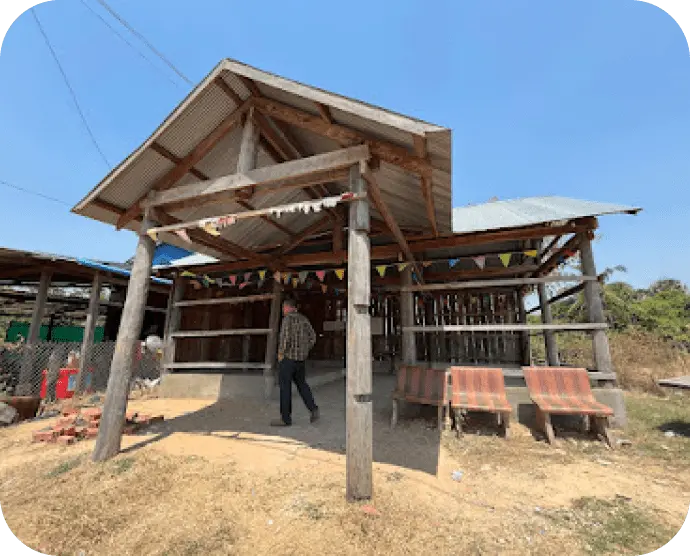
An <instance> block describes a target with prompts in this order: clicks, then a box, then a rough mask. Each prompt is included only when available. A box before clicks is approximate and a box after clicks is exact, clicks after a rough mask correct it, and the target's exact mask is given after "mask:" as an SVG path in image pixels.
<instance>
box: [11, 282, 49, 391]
mask: <svg viewBox="0 0 690 556" xmlns="http://www.w3.org/2000/svg"><path fill="white" fill-rule="evenodd" d="M51 278H52V272H51V271H50V270H44V271H43V272H41V281H40V283H39V285H38V292H37V293H36V301H35V302H34V309H33V313H32V314H31V324H30V325H29V335H28V336H27V338H26V342H25V346H24V356H23V358H22V366H21V369H20V371H19V381H18V384H17V395H19V396H30V395H32V394H34V393H35V391H36V390H37V388H36V387H37V386H39V385H40V382H41V381H40V377H39V376H34V356H35V353H34V350H35V349H36V344H37V343H38V341H39V339H40V333H41V321H42V320H43V314H44V312H45V307H46V300H47V298H48V289H49V288H50V280H51Z"/></svg>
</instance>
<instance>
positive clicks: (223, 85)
mask: <svg viewBox="0 0 690 556" xmlns="http://www.w3.org/2000/svg"><path fill="white" fill-rule="evenodd" d="M213 82H214V83H215V84H216V85H217V86H218V87H220V89H221V90H222V91H223V92H224V93H225V94H226V95H227V96H229V97H230V98H231V99H232V101H233V102H234V103H235V106H239V105H240V104H242V103H243V102H244V99H243V98H242V97H241V96H240V95H239V94H237V92H235V89H233V88H232V87H231V86H230V85H228V83H227V82H226V81H225V79H223V77H222V76H220V75H219V76H218V77H216V78H215V79H214V81H213Z"/></svg>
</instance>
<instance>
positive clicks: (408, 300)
mask: <svg viewBox="0 0 690 556" xmlns="http://www.w3.org/2000/svg"><path fill="white" fill-rule="evenodd" d="M402 285H403V286H411V285H412V267H411V266H409V265H408V266H407V267H405V270H403V272H402ZM400 325H401V326H402V360H403V363H404V364H405V365H414V364H415V363H416V361H417V346H416V343H415V342H416V339H415V336H414V332H411V331H408V330H405V328H407V327H409V326H414V293H413V292H411V291H405V290H403V291H402V292H401V293H400Z"/></svg>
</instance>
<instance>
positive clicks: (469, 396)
mask: <svg viewBox="0 0 690 556" xmlns="http://www.w3.org/2000/svg"><path fill="white" fill-rule="evenodd" d="M450 383H451V390H452V400H451V405H453V406H454V407H477V406H485V407H487V408H492V407H496V408H503V407H506V406H508V407H510V406H509V404H508V400H507V398H506V388H505V381H504V379H503V371H502V370H501V369H494V368H490V367H451V368H450Z"/></svg>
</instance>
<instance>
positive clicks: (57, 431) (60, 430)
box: [53, 427, 65, 436]
mask: <svg viewBox="0 0 690 556" xmlns="http://www.w3.org/2000/svg"><path fill="white" fill-rule="evenodd" d="M64 430H65V427H53V432H54V433H55V434H57V435H58V436H61V435H62V434H64Z"/></svg>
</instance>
